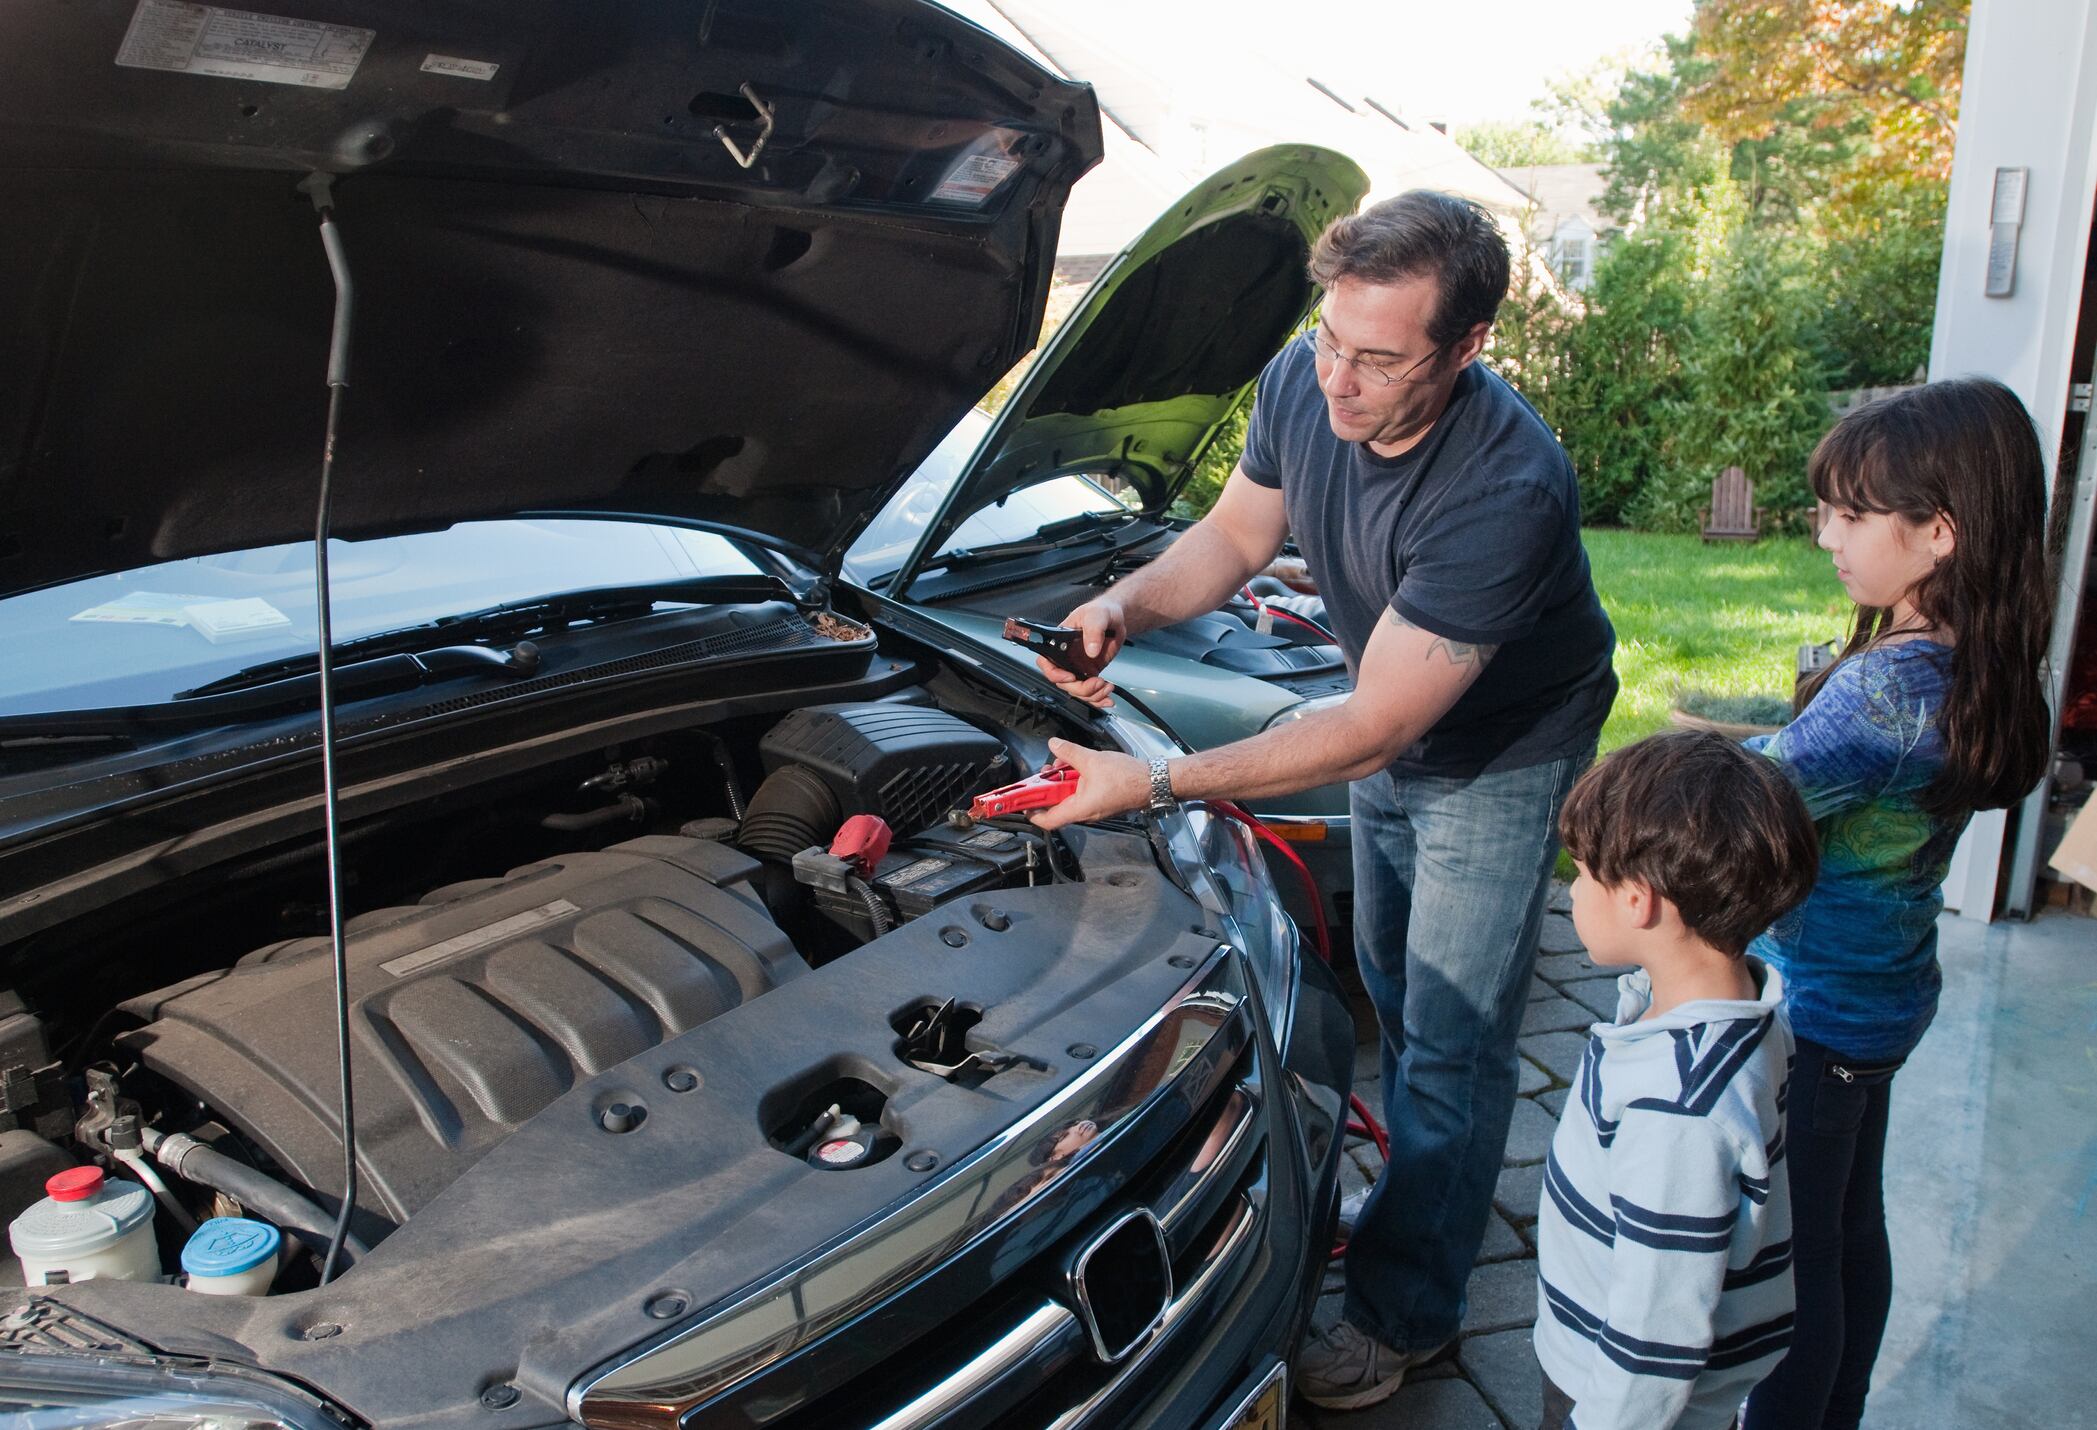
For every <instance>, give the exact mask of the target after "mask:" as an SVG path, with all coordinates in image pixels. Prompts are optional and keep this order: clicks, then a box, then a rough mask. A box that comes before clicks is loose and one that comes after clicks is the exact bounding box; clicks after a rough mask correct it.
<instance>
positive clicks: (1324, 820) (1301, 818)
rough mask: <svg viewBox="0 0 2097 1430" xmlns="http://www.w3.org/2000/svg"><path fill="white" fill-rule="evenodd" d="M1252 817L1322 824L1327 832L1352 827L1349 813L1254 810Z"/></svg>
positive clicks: (1277, 822)
mask: <svg viewBox="0 0 2097 1430" xmlns="http://www.w3.org/2000/svg"><path fill="white" fill-rule="evenodd" d="M1252 817H1253V818H1254V819H1257V820H1258V821H1259V822H1260V823H1262V824H1322V825H1324V826H1325V828H1326V830H1327V831H1328V832H1330V831H1332V830H1335V829H1337V830H1339V831H1341V832H1342V833H1346V832H1349V831H1351V830H1352V829H1353V828H1354V816H1353V815H1351V814H1261V813H1260V812H1259V811H1258V810H1254V811H1253V812H1252Z"/></svg>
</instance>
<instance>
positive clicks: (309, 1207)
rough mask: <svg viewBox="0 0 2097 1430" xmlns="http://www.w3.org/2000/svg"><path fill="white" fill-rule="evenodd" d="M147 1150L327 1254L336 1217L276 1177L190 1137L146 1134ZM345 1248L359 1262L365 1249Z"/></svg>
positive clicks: (350, 1242)
mask: <svg viewBox="0 0 2097 1430" xmlns="http://www.w3.org/2000/svg"><path fill="white" fill-rule="evenodd" d="M146 1150H147V1151H148V1152H150V1153H152V1154H153V1160H154V1161H156V1162H158V1163H159V1164H160V1165H161V1166H163V1167H165V1168H167V1169H168V1170H169V1171H170V1172H173V1173H174V1174H175V1175H176V1176H178V1177H180V1178H182V1179H183V1180H184V1181H189V1182H195V1183H196V1184H197V1185H198V1186H201V1187H209V1188H211V1189H212V1190H213V1191H216V1192H224V1193H225V1194H226V1195H227V1196H229V1197H231V1198H232V1199H233V1200H234V1201H236V1202H239V1203H240V1204H241V1205H242V1206H244V1207H246V1208H247V1209H248V1210H249V1211H251V1212H255V1213H257V1214H259V1215H261V1216H262V1217H264V1218H265V1219H267V1220H269V1221H273V1222H275V1223H276V1224H277V1225H278V1226H280V1227H282V1228H283V1229H284V1230H286V1231H288V1232H291V1233H292V1234H293V1235H295V1236H297V1237H298V1238H299V1240H301V1241H303V1242H305V1243H306V1244H307V1245H308V1246H310V1247H313V1248H314V1249H315V1250H317V1251H320V1252H323V1253H325V1252H326V1251H327V1249H328V1243H329V1241H330V1240H332V1239H333V1237H334V1235H335V1218H334V1217H333V1216H331V1215H329V1214H328V1213H327V1212H324V1211H322V1210H321V1209H320V1208H319V1207H318V1206H316V1205H314V1204H313V1203H312V1202H310V1201H308V1200H307V1199H306V1198H305V1197H302V1196H300V1195H299V1194H298V1193H297V1192H295V1191H293V1190H292V1189H291V1188H289V1187H287V1186H285V1185H284V1184H283V1183H282V1182H280V1181H278V1180H277V1179H276V1178H274V1177H271V1176H268V1175H266V1174H264V1173H262V1172H258V1171H256V1170H255V1169H254V1168H253V1167H250V1166H247V1165H246V1164H244V1163H241V1162H236V1161H234V1160H233V1159H232V1158H231V1157H228V1156H227V1155H226V1154H225V1153H223V1152H220V1151H218V1150H217V1149H216V1148H212V1147H207V1146H205V1145H204V1144H203V1143H201V1142H199V1141H197V1139H196V1138H194V1137H191V1136H189V1135H188V1134H187V1133H182V1132H177V1133H173V1134H172V1135H168V1136H162V1135H160V1134H158V1133H156V1132H153V1131H151V1130H148V1131H147V1132H146ZM342 1245H343V1249H344V1250H345V1251H347V1252H349V1253H350V1254H351V1255H352V1256H353V1257H358V1258H361V1257H362V1256H363V1255H364V1253H365V1251H366V1250H367V1248H366V1247H365V1245H364V1243H363V1242H361V1241H359V1240H358V1239H357V1238H356V1237H355V1236H351V1237H348V1238H346V1239H345V1240H344V1241H343V1243H342Z"/></svg>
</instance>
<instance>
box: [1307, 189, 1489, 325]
mask: <svg viewBox="0 0 2097 1430" xmlns="http://www.w3.org/2000/svg"><path fill="white" fill-rule="evenodd" d="M1310 272H1311V281H1312V282H1313V283H1316V284H1317V285H1318V286H1319V287H1320V288H1331V287H1332V285H1333V284H1335V283H1337V282H1339V281H1340V280H1341V279H1342V278H1352V279H1355V280H1356V281H1358V282H1362V283H1396V282H1398V281H1399V280H1400V279H1404V278H1417V277H1419V276H1421V275H1422V274H1427V273H1431V274H1433V275H1434V280H1435V294H1436V296H1435V303H1434V321H1433V322H1431V323H1430V324H1428V327H1427V336H1428V339H1429V340H1430V341H1431V342H1433V343H1434V345H1435V346H1436V347H1447V346H1448V345H1449V344H1451V343H1453V342H1455V341H1456V340H1457V339H1458V338H1460V337H1462V336H1463V335H1464V334H1465V333H1467V332H1469V331H1470V330H1471V329H1472V328H1474V327H1476V326H1477V325H1478V324H1480V323H1490V322H1492V320H1493V315H1494V314H1496V313H1498V312H1499V311H1500V300H1501V299H1502V298H1505V297H1506V296H1507V239H1506V238H1505V237H1503V236H1502V235H1501V233H1500V226H1499V225H1498V224H1497V223H1495V222H1494V221H1493V216H1492V215H1491V214H1490V213H1488V212H1486V210H1485V207H1484V206H1483V205H1481V204H1475V203H1473V202H1471V201H1470V200H1469V199H1460V198H1458V197H1457V196H1456V195H1454V194H1444V193H1437V192H1436V191H1435V190H1433V189H1409V190H1407V191H1406V192H1405V193H1402V194H1400V195H1398V197H1396V198H1394V199H1385V200H1384V201H1383V202H1382V203H1380V204H1374V205H1371V206H1370V207H1369V208H1367V209H1364V210H1363V211H1362V212H1360V213H1358V214H1348V215H1346V216H1345V217H1342V218H1336V219H1334V220H1333V221H1332V222H1331V223H1329V224H1327V225H1326V226H1325V232H1323V233H1321V234H1319V235H1318V241H1317V243H1316V244H1314V245H1313V246H1312V248H1311V261H1310Z"/></svg>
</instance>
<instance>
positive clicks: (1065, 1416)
mask: <svg viewBox="0 0 2097 1430" xmlns="http://www.w3.org/2000/svg"><path fill="white" fill-rule="evenodd" d="M1259 1223H1260V1212H1259V1209H1258V1208H1256V1207H1255V1206H1254V1205H1253V1202H1252V1199H1251V1198H1250V1197H1241V1198H1239V1200H1238V1211H1237V1215H1236V1216H1234V1217H1232V1218H1231V1223H1230V1225H1229V1226H1227V1227H1225V1228H1224V1229H1223V1232H1222V1234H1221V1235H1220V1236H1218V1237H1217V1238H1216V1244H1215V1246H1214V1247H1213V1248H1212V1249H1211V1250H1210V1252H1209V1254H1208V1255H1207V1256H1206V1257H1205V1258H1203V1260H1202V1266H1201V1270H1199V1271H1197V1272H1195V1273H1194V1279H1193V1280H1191V1281H1189V1282H1188V1283H1187V1290H1186V1292H1185V1294H1183V1295H1182V1296H1181V1297H1180V1298H1179V1299H1178V1300H1177V1301H1174V1302H1173V1303H1172V1304H1171V1305H1170V1306H1168V1307H1166V1308H1165V1316H1164V1319H1163V1320H1162V1321H1161V1322H1160V1323H1159V1325H1158V1329H1157V1330H1156V1331H1155V1332H1153V1333H1152V1335H1151V1338H1150V1340H1149V1341H1148V1342H1147V1343H1146V1344H1145V1345H1144V1347H1143V1349H1142V1350H1140V1351H1138V1352H1136V1354H1134V1355H1132V1356H1130V1357H1129V1358H1128V1359H1127V1360H1125V1361H1123V1362H1122V1364H1121V1369H1120V1370H1119V1371H1117V1372H1116V1373H1115V1375H1114V1378H1113V1379H1112V1380H1110V1381H1108V1382H1107V1383H1106V1384H1105V1385H1103V1386H1101V1387H1100V1388H1099V1389H1098V1390H1096V1391H1094V1392H1093V1393H1092V1394H1091V1395H1089V1396H1087V1397H1086V1398H1085V1399H1084V1400H1081V1401H1079V1402H1078V1403H1077V1404H1076V1405H1073V1406H1071V1407H1070V1409H1068V1410H1066V1411H1064V1412H1063V1413H1062V1414H1061V1415H1058V1416H1057V1417H1056V1418H1055V1419H1054V1420H1051V1421H1050V1422H1049V1423H1048V1425H1047V1426H1046V1427H1045V1430H1074V1427H1076V1426H1079V1425H1083V1424H1084V1423H1085V1422H1086V1421H1088V1420H1090V1419H1091V1418H1092V1416H1093V1415H1094V1414H1096V1413H1097V1412H1098V1411H1099V1408H1100V1407H1101V1406H1102V1405H1104V1404H1106V1402H1107V1401H1108V1400H1110V1399H1112V1398H1113V1397H1114V1396H1115V1395H1116V1394H1117V1393H1118V1392H1120V1391H1121V1389H1122V1388H1123V1387H1124V1386H1126V1385H1127V1384H1128V1383H1129V1382H1130V1381H1131V1380H1132V1379H1134V1378H1135V1377H1136V1376H1138V1375H1141V1374H1142V1373H1143V1368H1144V1367H1145V1366H1146V1365H1149V1364H1150V1362H1151V1360H1152V1359H1153V1358H1154V1357H1155V1356H1156V1355H1157V1353H1158V1349H1159V1347H1161V1346H1163V1345H1164V1344H1165V1342H1166V1341H1167V1340H1168V1339H1169V1338H1170V1337H1171V1335H1172V1332H1173V1328H1174V1327H1176V1326H1178V1325H1179V1324H1180V1322H1182V1321H1183V1320H1185V1319H1186V1318H1187V1317H1188V1316H1189V1315H1190V1314H1192V1313H1193V1311H1194V1309H1195V1307H1197V1306H1199V1305H1200V1304H1201V1302H1202V1300H1203V1299H1204V1298H1205V1297H1206V1296H1207V1295H1208V1293H1209V1292H1210V1290H1212V1289H1213V1288H1214V1286H1215V1284H1216V1279H1217V1277H1218V1276H1220V1275H1221V1274H1222V1272H1223V1269H1224V1268H1225V1267H1227V1266H1229V1265H1231V1264H1232V1263H1233V1262H1234V1261H1236V1260H1237V1257H1238V1253H1239V1252H1240V1251H1242V1250H1244V1249H1245V1244H1246V1243H1247V1242H1248V1241H1250V1240H1251V1239H1252V1233H1253V1230H1254V1228H1256V1227H1257V1226H1258V1225H1259Z"/></svg>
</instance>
